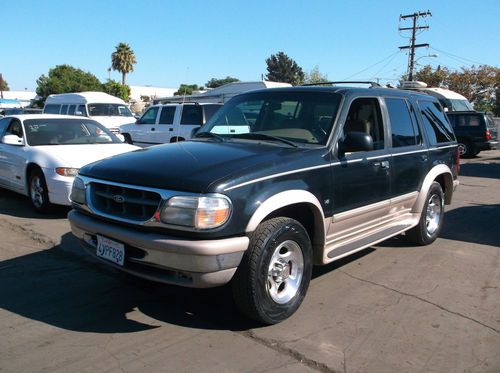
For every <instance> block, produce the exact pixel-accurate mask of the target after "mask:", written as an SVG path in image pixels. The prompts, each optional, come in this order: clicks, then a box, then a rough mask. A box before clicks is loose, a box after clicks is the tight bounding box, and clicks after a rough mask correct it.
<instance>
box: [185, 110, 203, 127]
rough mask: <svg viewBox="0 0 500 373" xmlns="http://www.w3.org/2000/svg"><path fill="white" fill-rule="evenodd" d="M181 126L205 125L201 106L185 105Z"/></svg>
mask: <svg viewBox="0 0 500 373" xmlns="http://www.w3.org/2000/svg"><path fill="white" fill-rule="evenodd" d="M181 124H193V125H198V126H201V125H202V124H203V113H202V112H201V106H199V105H184V107H183V108H182V117H181Z"/></svg>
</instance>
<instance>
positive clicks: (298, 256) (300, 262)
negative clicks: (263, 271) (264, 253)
mask: <svg viewBox="0 0 500 373" xmlns="http://www.w3.org/2000/svg"><path fill="white" fill-rule="evenodd" d="M303 274H304V256H303V255H302V250H301V248H300V246H299V244H298V243H297V242H295V241H292V240H287V241H284V242H282V243H281V244H279V245H278V247H276V249H275V250H274V253H273V256H272V257H271V261H270V263H269V269H268V272H267V292H268V294H269V296H270V297H271V299H272V300H273V301H275V302H276V303H278V304H284V303H287V302H289V301H290V300H291V299H292V298H293V297H295V295H297V292H298V291H299V287H300V284H301V282H302V277H303Z"/></svg>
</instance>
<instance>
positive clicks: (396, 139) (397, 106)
mask: <svg viewBox="0 0 500 373" xmlns="http://www.w3.org/2000/svg"><path fill="white" fill-rule="evenodd" d="M385 103H386V105H387V111H388V112H389V119H390V121H391V137H392V147H393V148H399V147H402V146H413V145H417V139H416V136H415V130H414V128H413V123H412V120H411V116H410V112H409V111H408V104H407V102H406V100H405V99H400V98H386V99H385Z"/></svg>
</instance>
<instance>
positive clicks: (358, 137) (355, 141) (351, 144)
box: [339, 131, 373, 155]
mask: <svg viewBox="0 0 500 373" xmlns="http://www.w3.org/2000/svg"><path fill="white" fill-rule="evenodd" d="M370 150H373V139H372V137H371V136H370V135H369V134H367V133H365V132H354V131H353V132H348V133H347V135H346V137H345V139H344V140H343V141H341V142H339V155H344V154H345V153H354V152H367V151H370Z"/></svg>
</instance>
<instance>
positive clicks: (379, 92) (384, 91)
mask: <svg viewBox="0 0 500 373" xmlns="http://www.w3.org/2000/svg"><path fill="white" fill-rule="evenodd" d="M262 92H331V93H339V94H343V95H360V96H366V95H373V96H399V97H409V96H415V97H418V98H422V99H427V100H432V101H434V100H436V99H435V98H434V97H432V96H429V95H427V94H425V93H421V92H415V91H410V90H404V89H396V88H382V87H380V88H378V87H376V88H361V87H348V86H338V85H337V86H295V87H286V88H267V89H259V90H255V91H249V92H245V93H243V94H247V93H248V94H252V93H262Z"/></svg>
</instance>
